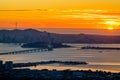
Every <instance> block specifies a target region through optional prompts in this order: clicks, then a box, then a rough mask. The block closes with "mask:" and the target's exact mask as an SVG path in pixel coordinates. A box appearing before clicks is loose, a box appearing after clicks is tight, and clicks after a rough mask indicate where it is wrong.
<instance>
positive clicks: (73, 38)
mask: <svg viewBox="0 0 120 80" xmlns="http://www.w3.org/2000/svg"><path fill="white" fill-rule="evenodd" d="M51 39H52V40H53V42H57V43H59V42H62V43H120V36H103V35H89V34H56V33H49V32H41V31H38V30H34V29H25V30H18V29H16V30H0V42H1V43H32V42H48V41H49V40H51Z"/></svg>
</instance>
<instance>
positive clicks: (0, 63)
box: [0, 60, 3, 69]
mask: <svg viewBox="0 0 120 80" xmlns="http://www.w3.org/2000/svg"><path fill="white" fill-rule="evenodd" d="M2 68H3V61H2V60H0V69H2Z"/></svg>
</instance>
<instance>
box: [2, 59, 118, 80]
mask: <svg viewBox="0 0 120 80" xmlns="http://www.w3.org/2000/svg"><path fill="white" fill-rule="evenodd" d="M50 62H51V63H53V62H52V61H50ZM54 62H55V63H61V62H57V61H54ZM63 63H65V62H63ZM66 63H67V62H66ZM13 67H14V65H13V63H12V61H7V62H5V64H3V62H2V61H0V80H120V73H111V72H104V71H95V72H93V71H91V70H88V71H83V70H74V71H72V70H63V71H57V70H47V69H43V70H30V69H14V68H13Z"/></svg>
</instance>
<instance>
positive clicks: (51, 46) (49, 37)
mask: <svg viewBox="0 0 120 80" xmlns="http://www.w3.org/2000/svg"><path fill="white" fill-rule="evenodd" d="M48 39H49V41H48V51H52V50H53V45H52V42H53V41H52V38H51V35H50V33H48Z"/></svg>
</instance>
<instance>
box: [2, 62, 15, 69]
mask: <svg viewBox="0 0 120 80" xmlns="http://www.w3.org/2000/svg"><path fill="white" fill-rule="evenodd" d="M4 68H5V70H11V69H12V68H13V62H12V61H6V62H5V64H4Z"/></svg>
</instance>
